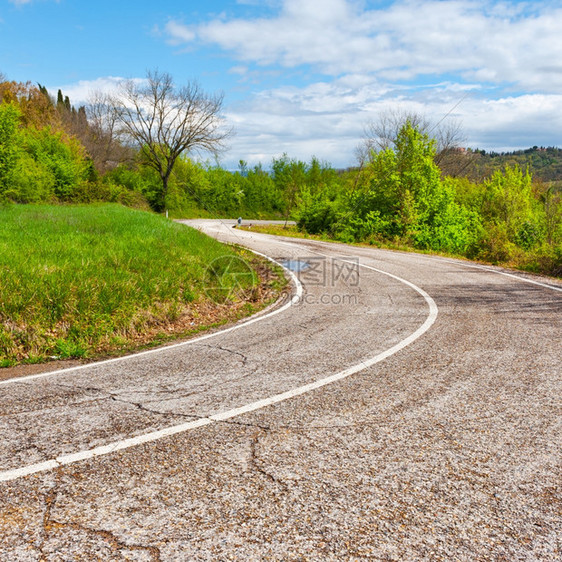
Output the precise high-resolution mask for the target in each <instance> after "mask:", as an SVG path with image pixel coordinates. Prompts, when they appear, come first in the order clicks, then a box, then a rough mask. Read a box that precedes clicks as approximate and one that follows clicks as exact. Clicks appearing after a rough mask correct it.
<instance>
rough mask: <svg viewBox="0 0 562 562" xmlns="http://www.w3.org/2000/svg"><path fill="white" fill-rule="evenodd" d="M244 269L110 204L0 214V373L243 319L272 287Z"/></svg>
mask: <svg viewBox="0 0 562 562" xmlns="http://www.w3.org/2000/svg"><path fill="white" fill-rule="evenodd" d="M247 263H253V264H254V265H256V257H255V256H254V255H253V254H250V253H249V252H244V251H242V250H238V249H235V248H233V247H229V246H224V245H222V244H220V243H218V242H217V241H215V240H213V239H211V238H209V237H207V236H205V235H203V234H201V233H199V232H197V231H195V230H193V229H190V228H187V227H185V226H182V225H179V224H176V223H173V222H172V221H168V220H166V219H164V218H163V217H160V216H157V215H154V214H151V213H147V212H143V211H138V210H131V209H127V208H124V207H120V206H118V205H89V206H35V205H25V206H10V207H5V208H0V366H10V365H14V364H17V363H22V362H24V363H25V362H27V363H32V362H40V361H43V360H46V359H49V358H69V357H95V356H98V355H100V354H106V353H111V352H114V351H115V350H125V349H126V350H129V349H134V348H138V347H142V346H145V345H150V344H151V343H154V342H155V341H156V342H161V341H166V340H167V339H170V338H171V337H172V336H177V335H178V334H180V335H185V334H188V333H192V332H195V331H198V330H201V329H202V328H203V327H207V326H209V325H217V324H220V323H223V322H225V321H227V320H232V319H235V318H238V317H240V316H242V315H246V314H249V313H251V312H253V311H255V310H257V309H259V308H260V307H261V306H263V305H264V304H266V303H267V302H268V301H269V300H271V299H272V298H274V296H275V289H276V288H279V286H280V285H282V282H281V281H280V278H279V275H278V273H276V274H275V275H273V276H272V275H271V272H270V273H269V274H268V273H265V274H263V272H264V271H266V270H267V267H264V265H263V264H260V265H259V267H258V269H260V270H261V271H262V276H261V277H262V278H263V277H264V275H265V277H268V281H267V282H266V283H265V286H266V289H265V290H264V288H263V287H264V282H260V281H259V280H258V277H257V275H256V269H255V267H252V268H248V266H247V265H246V264H247ZM209 264H212V267H209ZM237 267H238V269H240V271H239V272H237V269H236V268H237ZM210 286H211V290H209V287H210ZM217 287H218V289H217ZM268 288H269V289H271V290H268Z"/></svg>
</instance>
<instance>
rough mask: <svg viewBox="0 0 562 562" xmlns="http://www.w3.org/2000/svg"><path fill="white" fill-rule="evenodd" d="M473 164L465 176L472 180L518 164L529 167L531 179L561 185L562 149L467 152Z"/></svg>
mask: <svg viewBox="0 0 562 562" xmlns="http://www.w3.org/2000/svg"><path fill="white" fill-rule="evenodd" d="M467 154H468V155H471V156H473V162H472V164H471V166H469V169H467V175H468V176H469V177H470V178H471V179H474V180H481V179H484V178H486V177H489V176H490V175H491V174H492V173H493V172H494V171H495V170H498V169H502V168H504V167H505V166H506V165H509V166H513V165H515V164H518V165H519V166H520V167H521V168H522V169H526V168H527V167H529V171H530V172H531V174H532V175H533V179H535V180H542V181H544V182H556V183H557V184H558V183H560V185H562V149H560V148H555V147H552V146H549V147H547V148H545V147H542V146H541V147H538V146H533V147H532V148H527V149H526V150H516V151H514V152H502V153H498V152H487V151H485V150H478V149H477V150H468V151H467Z"/></svg>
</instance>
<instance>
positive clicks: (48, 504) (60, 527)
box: [37, 467, 162, 562]
mask: <svg viewBox="0 0 562 562" xmlns="http://www.w3.org/2000/svg"><path fill="white" fill-rule="evenodd" d="M61 469H62V467H58V468H57V469H56V471H55V483H54V485H53V487H52V488H51V489H50V490H49V491H48V492H47V494H45V510H44V512H43V520H42V538H41V543H40V544H39V546H38V547H37V550H38V551H39V553H40V556H41V558H40V560H41V562H44V561H46V560H47V555H48V553H47V542H48V541H49V539H50V537H51V536H52V535H53V534H54V533H55V532H57V531H58V532H64V531H65V530H74V531H79V532H82V533H86V534H89V535H94V536H97V537H99V538H101V539H103V540H104V541H105V542H106V543H108V544H109V545H110V547H111V549H112V550H113V551H114V552H121V551H123V550H129V551H142V552H146V553H148V554H149V555H150V556H151V558H152V560H153V562H161V560H162V555H161V552H160V549H159V548H158V547H157V546H153V545H141V544H127V543H126V542H125V541H122V540H120V539H119V538H118V537H117V536H116V535H115V533H112V532H111V531H107V530H106V529H93V528H90V527H87V526H85V525H80V524H79V523H72V522H70V523H63V522H61V521H58V520H56V519H54V518H53V510H54V508H55V504H56V502H57V498H58V496H59V493H60V486H61Z"/></svg>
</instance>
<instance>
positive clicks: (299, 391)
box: [0, 260, 438, 482]
mask: <svg viewBox="0 0 562 562" xmlns="http://www.w3.org/2000/svg"><path fill="white" fill-rule="evenodd" d="M342 261H346V260H342ZM349 263H353V264H354V265H355V264H356V263H357V262H349ZM359 265H360V267H364V268H365V269H370V270H372V271H375V272H377V273H381V274H383V275H387V276H388V277H391V278H392V279H395V280H397V281H399V282H401V283H403V284H405V285H407V286H408V287H410V288H412V289H414V291H416V292H417V293H419V294H420V295H421V296H422V297H423V298H424V299H425V301H426V303H427V305H428V307H429V315H428V316H427V318H426V320H425V322H424V323H423V324H422V325H421V326H420V327H419V328H418V329H417V330H416V331H415V332H413V333H412V334H410V335H409V336H408V337H407V338H405V339H403V340H402V341H400V342H399V343H397V344H396V345H394V346H393V347H391V348H390V349H387V350H386V351H383V352H382V353H379V354H377V355H375V356H374V357H371V358H370V359H368V360H366V361H362V362H361V363H359V364H357V365H354V366H352V367H348V368H347V369H345V370H343V371H340V372H339V373H336V374H334V375H331V376H329V377H325V378H323V379H320V380H318V381H315V382H312V383H309V384H305V385H303V386H299V387H297V388H294V389H292V390H289V391H287V392H283V393H281V394H276V395H274V396H270V397H269V398H264V399H262V400H257V401H256V402H251V403H250V404H246V405H245V406H241V407H239V408H233V409H231V410H227V411H225V412H221V413H218V414H214V415H212V416H208V417H206V418H202V419H198V420H195V421H192V422H187V423H183V424H180V425H175V426H172V427H168V428H165V429H161V430H159V431H153V432H151V433H146V434H144V435H139V436H138V437H131V438H129V439H124V440H121V441H116V442H114V443H110V444H108V445H103V446H100V447H95V448H94V449H88V450H86V451H79V452H77V453H73V454H69V455H61V456H58V457H56V458H54V459H50V460H48V461H45V462H42V463H37V464H32V465H27V466H23V467H20V468H17V469H13V470H6V471H3V472H0V482H7V481H11V480H16V479H18V478H21V477H23V476H29V475H31V474H35V473H38V472H44V471H47V470H52V469H54V468H57V467H60V466H65V465H69V464H72V463H75V462H79V461H83V460H88V459H93V458H95V457H99V456H103V455H107V454H110V453H114V452H116V451H122V450H123V449H128V448H130V447H136V446H137V445H142V444H144V443H150V442H152V441H157V440H159V439H162V438H164V437H168V436H170V435H176V434H178V433H183V432H185V431H189V430H191V429H195V428H198V427H203V426H205V425H209V424H211V423H216V422H221V421H225V420H229V419H231V418H234V417H236V416H240V415H242V414H247V413H249V412H254V411H256V410H260V409H262V408H267V407H268V406H272V405H273V404H278V403H279V402H283V401H285V400H290V399H291V398H295V397H296V396H301V395H303V394H306V393H308V392H311V391H313V390H316V389H318V388H322V387H324V386H327V385H329V384H332V383H334V382H337V381H341V380H342V379H345V378H347V377H349V376H351V375H354V374H356V373H359V372H361V371H363V370H365V369H367V368H369V367H372V366H373V365H375V364H377V363H380V362H381V361H384V360H385V359H387V358H388V357H390V356H391V355H394V354H395V353H397V352H398V351H400V350H401V349H404V348H405V347H407V346H408V345H410V344H411V343H412V342H414V341H415V340H417V339H418V338H419V337H420V336H421V335H423V334H425V332H427V330H429V328H430V327H431V326H432V325H433V323H434V322H435V320H436V318H437V314H438V309H437V305H436V304H435V301H434V300H433V299H432V298H431V297H430V296H429V295H428V294H427V293H426V292H425V291H424V290H423V289H421V288H420V287H418V286H416V285H414V284H413V283H411V282H410V281H407V280H405V279H402V278H401V277H398V276H396V275H393V274H391V273H388V272H386V271H382V270H380V269H376V268H375V267H371V266H368V265H363V264H359ZM297 282H298V280H297ZM298 286H300V287H301V290H302V285H300V283H299V285H298ZM298 298H300V296H299V297H297V295H295V297H294V298H293V300H292V301H291V302H290V303H288V304H287V305H285V306H284V307H283V310H284V309H285V308H286V307H288V306H291V304H293V303H294V302H297V299H298ZM280 310H282V309H278V310H276V311H275V313H279V312H280ZM256 320H258V319H256ZM246 325H248V323H246V324H243V326H246ZM221 333H224V331H223V332H221Z"/></svg>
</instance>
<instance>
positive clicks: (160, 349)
mask: <svg viewBox="0 0 562 562" xmlns="http://www.w3.org/2000/svg"><path fill="white" fill-rule="evenodd" d="M248 249H249V248H248ZM250 251H251V252H253V253H254V254H257V255H258V256H261V257H264V258H266V259H268V260H269V261H270V262H272V263H274V264H276V265H278V266H279V267H282V268H283V269H285V271H286V272H287V273H288V274H289V276H290V278H291V280H292V281H293V282H294V284H295V286H296V290H295V294H294V295H293V296H292V298H291V300H290V301H288V302H287V303H285V304H284V305H283V306H281V307H280V308H276V309H275V310H272V311H271V312H268V313H267V314H263V311H260V312H257V313H256V314H255V315H254V316H253V317H250V318H249V319H246V320H241V321H240V322H238V323H237V324H235V325H234V326H231V327H230V328H225V329H223V330H218V331H216V332H213V333H211V334H205V335H203V336H198V337H196V338H193V339H190V340H187V341H183V342H180V343H174V344H171V345H166V346H163V347H156V348H154V349H148V350H146V351H139V352H138V353H133V354H131V355H124V356H122V357H115V358H114V359H105V360H103V361H97V362H93V363H85V364H84V365H77V366H76V367H65V368H64V369H57V370H56V371H48V372H46V373H38V374H36V375H27V376H25V377H14V378H11V379H6V380H4V381H0V386H6V385H8V384H17V383H25V382H26V381H30V380H37V379H44V378H47V377H52V376H54V375H61V374H64V373H70V372H72V371H81V370H83V369H91V368H93V367H97V366H99V365H109V364H110V363H117V362H119V361H127V360H131V359H136V358H138V357H143V356H145V355H152V354H153V353H161V352H163V351H168V350H169V349H176V348H178V347H184V346H187V345H192V344H194V343H198V342H200V341H203V340H206V339H209V338H214V337H217V336H220V335H222V334H227V333H228V332H233V331H234V330H239V329H240V328H243V327H245V326H249V325H250V324H254V323H255V322H261V321H262V320H265V319H266V318H271V317H272V316H275V315H276V314H280V313H281V312H284V311H285V310H287V309H288V308H289V307H291V306H293V305H294V304H297V303H298V302H299V301H300V299H301V298H302V293H303V288H302V284H301V282H300V281H299V279H298V277H297V276H296V275H295V274H294V273H293V272H292V271H290V270H289V269H287V268H286V267H283V265H282V264H280V263H279V262H277V261H276V260H274V259H273V258H270V257H269V256H266V255H265V254H262V253H261V252H256V251H255V250H250ZM273 306H274V305H273Z"/></svg>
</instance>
